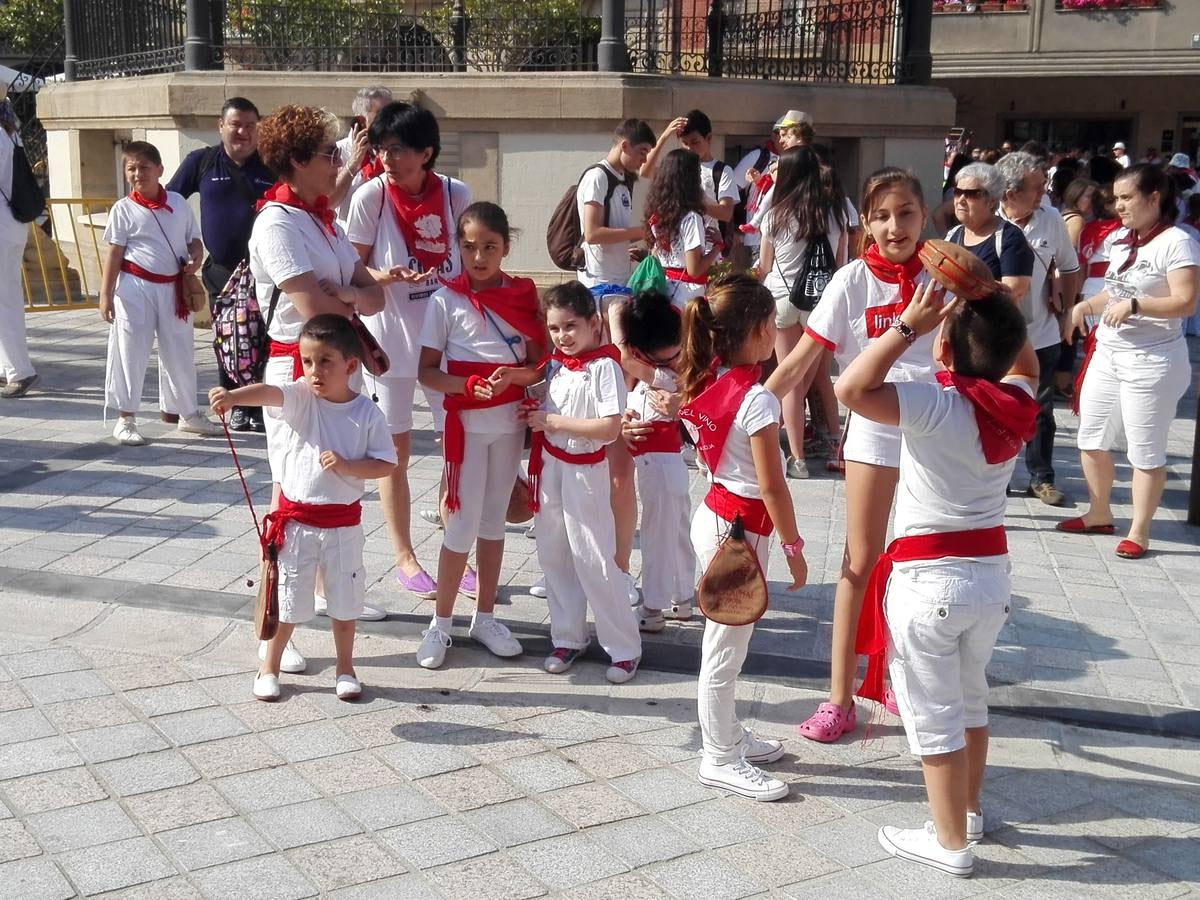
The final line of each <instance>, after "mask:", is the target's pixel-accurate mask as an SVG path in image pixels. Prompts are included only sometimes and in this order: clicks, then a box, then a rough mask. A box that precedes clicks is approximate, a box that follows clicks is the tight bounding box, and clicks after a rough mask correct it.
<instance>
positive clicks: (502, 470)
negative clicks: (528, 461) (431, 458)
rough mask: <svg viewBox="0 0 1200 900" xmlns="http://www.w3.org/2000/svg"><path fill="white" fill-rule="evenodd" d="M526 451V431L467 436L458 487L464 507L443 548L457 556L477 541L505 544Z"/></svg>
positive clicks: (453, 515) (449, 528)
mask: <svg viewBox="0 0 1200 900" xmlns="http://www.w3.org/2000/svg"><path fill="white" fill-rule="evenodd" d="M524 449H525V430H524V429H522V430H520V431H509V432H503V433H500V434H490V433H487V432H480V431H468V432H467V447H466V452H465V453H464V454H463V464H462V474H461V477H460V480H459V483H458V498H459V503H460V506H459V508H458V509H457V510H455V511H454V512H452V513H450V516H449V520H448V521H447V522H446V530H445V532H444V533H443V537H442V546H444V547H445V548H446V549H447V550H452V551H454V552H455V553H468V552H470V550H471V548H472V547H474V546H475V541H477V540H480V539H482V540H485V541H502V540H504V521H505V516H506V514H507V513H508V501H509V500H510V499H511V498H512V490H513V485H514V484H515V483H516V480H517V472H518V471H519V470H520V468H521V452H522V451H523V450H524Z"/></svg>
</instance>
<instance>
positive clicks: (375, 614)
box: [314, 594, 388, 622]
mask: <svg viewBox="0 0 1200 900" xmlns="http://www.w3.org/2000/svg"><path fill="white" fill-rule="evenodd" d="M314 599H315V600H316V603H315V608H316V611H317V615H318V616H327V615H329V601H328V600H326V599H325V598H324V597H322V596H321V595H320V594H316V595H315V596H314ZM387 617H388V614H387V610H386V609H384V608H383V607H381V606H376V605H375V604H374V603H367V602H366V601H365V600H364V601H363V609H362V612H360V613H359V614H358V621H360V622H382V621H383V620H384V619H386V618H387Z"/></svg>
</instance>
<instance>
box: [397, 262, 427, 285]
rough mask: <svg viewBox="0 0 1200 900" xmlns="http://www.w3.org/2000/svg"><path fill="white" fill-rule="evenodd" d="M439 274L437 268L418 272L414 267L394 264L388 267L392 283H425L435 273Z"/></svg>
mask: <svg viewBox="0 0 1200 900" xmlns="http://www.w3.org/2000/svg"><path fill="white" fill-rule="evenodd" d="M436 274H437V269H429V270H428V271H425V272H417V271H415V270H414V269H409V268H406V267H405V266H392V267H391V268H390V269H388V278H389V279H391V280H390V282H389V283H390V284H396V283H397V282H399V283H401V284H423V283H424V282H426V281H428V280H429V279H430V278H432V277H433V276H434V275H436Z"/></svg>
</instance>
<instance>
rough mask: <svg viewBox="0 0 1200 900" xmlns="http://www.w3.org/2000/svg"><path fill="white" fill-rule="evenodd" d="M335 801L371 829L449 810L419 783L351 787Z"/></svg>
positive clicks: (377, 829)
mask: <svg viewBox="0 0 1200 900" xmlns="http://www.w3.org/2000/svg"><path fill="white" fill-rule="evenodd" d="M334 802H335V803H336V804H337V805H338V806H339V807H340V808H341V809H343V810H344V811H345V812H347V813H348V814H349V815H350V816H351V817H352V818H353V819H355V820H356V821H358V822H360V823H361V824H362V825H363V826H364V827H366V828H369V829H371V830H372V831H381V830H383V829H385V828H390V827H391V826H393V825H407V824H408V823H410V822H419V821H421V820H422V819H433V818H437V817H438V816H444V815H446V813H447V812H449V810H448V809H447V808H446V807H444V806H443V805H442V804H440V803H438V802H437V801H436V800H434V799H433V798H432V797H430V796H429V795H428V794H426V793H425V792H424V791H422V790H421V789H420V788H419V787H417V786H415V785H409V784H399V783H398V784H389V785H385V786H383V787H374V788H368V789H366V790H361V791H352V792H351V793H348V794H342V795H340V796H338V797H335V798H334ZM494 808H497V809H498V808H500V807H494ZM485 809H486V807H485ZM485 830H486V829H485Z"/></svg>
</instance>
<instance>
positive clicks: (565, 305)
mask: <svg viewBox="0 0 1200 900" xmlns="http://www.w3.org/2000/svg"><path fill="white" fill-rule="evenodd" d="M538 305H539V306H540V307H541V310H542V312H543V313H548V312H549V311H550V310H552V309H569V310H570V311H571V312H573V313H575V315H577V316H579V318H581V319H590V318H591V317H592V316H594V315H596V298H595V297H593V296H592V292H591V291H589V290H588V289H587V288H585V287H584V286H583V285H582V284H580V283H579V282H578V281H564V282H563V283H562V284H556V285H554V287H552V288H550V290H548V291H546V293H544V294H542V299H541V301H540V302H539V304H538Z"/></svg>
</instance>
